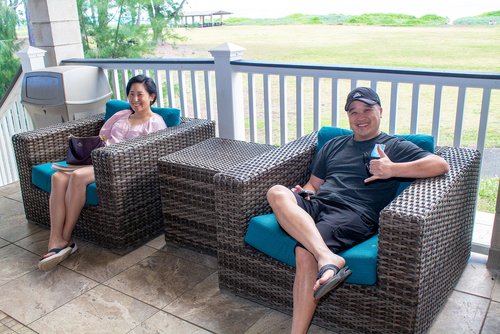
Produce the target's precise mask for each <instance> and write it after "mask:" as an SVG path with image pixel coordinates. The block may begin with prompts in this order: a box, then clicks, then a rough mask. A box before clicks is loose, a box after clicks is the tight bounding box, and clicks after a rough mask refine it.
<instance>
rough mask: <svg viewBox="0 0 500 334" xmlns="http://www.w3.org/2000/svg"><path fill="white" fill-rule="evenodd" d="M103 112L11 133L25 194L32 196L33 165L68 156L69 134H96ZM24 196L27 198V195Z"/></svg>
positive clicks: (99, 127)
mask: <svg viewBox="0 0 500 334" xmlns="http://www.w3.org/2000/svg"><path fill="white" fill-rule="evenodd" d="M103 118H104V114H98V115H92V116H89V117H87V118H82V119H79V120H76V121H71V122H66V123H60V124H54V125H51V126H48V127H45V128H41V129H37V130H32V131H27V132H22V133H17V134H15V135H13V136H12V144H13V146H14V153H15V156H16V163H17V170H18V173H19V181H20V184H21V189H22V192H23V198H24V197H25V196H27V197H26V198H29V195H27V194H28V192H29V191H30V189H31V187H32V184H31V169H32V167H33V166H35V165H39V164H43V163H48V162H54V161H61V160H65V159H66V155H67V152H68V137H69V135H70V134H72V135H75V136H81V137H83V136H95V135H98V134H99V130H100V129H101V127H102V125H103V124H104V119H103ZM26 198H25V199H26Z"/></svg>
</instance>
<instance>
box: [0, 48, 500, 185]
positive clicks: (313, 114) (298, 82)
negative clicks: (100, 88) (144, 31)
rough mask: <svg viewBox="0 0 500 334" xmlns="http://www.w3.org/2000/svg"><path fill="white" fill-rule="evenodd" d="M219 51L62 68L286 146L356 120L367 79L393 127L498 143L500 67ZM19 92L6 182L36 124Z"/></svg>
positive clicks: (4, 140) (116, 93) (12, 106)
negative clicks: (485, 69)
mask: <svg viewBox="0 0 500 334" xmlns="http://www.w3.org/2000/svg"><path fill="white" fill-rule="evenodd" d="M211 52H212V55H213V56H214V58H213V59H68V60H65V61H63V65H91V66H99V67H101V68H103V69H104V70H105V71H106V72H107V75H108V78H109V80H110V84H111V87H112V90H113V98H115V99H125V98H126V97H125V93H124V88H125V85H126V82H127V81H128V79H129V78H130V77H131V76H133V75H135V74H138V73H144V74H146V75H148V76H150V77H152V78H154V79H155V81H156V83H157V85H158V88H159V94H158V105H160V106H170V107H179V108H180V109H181V110H182V115H183V116H187V117H196V118H207V119H214V120H216V121H217V126H218V133H219V136H221V137H228V138H237V139H244V140H247V141H253V142H265V143H268V144H278V145H279V144H284V143H286V142H288V141H290V140H293V139H295V138H298V137H300V136H302V135H304V134H305V133H309V132H311V131H314V130H318V129H319V128H320V127H321V126H325V125H333V126H342V127H348V123H347V117H346V115H345V112H344V111H343V104H344V101H345V97H346V96H347V93H348V92H349V91H350V90H351V89H352V88H354V87H356V86H361V85H364V86H371V87H372V88H374V89H376V90H377V92H378V93H379V95H380V96H381V99H382V104H383V108H384V117H383V123H382V127H383V130H384V131H386V132H388V133H391V134H392V133H417V132H418V133H428V134H432V135H433V136H434V138H435V140H436V143H437V144H438V145H449V146H457V147H458V146H468V147H476V148H477V149H478V150H480V151H481V152H482V151H483V149H484V147H485V146H493V147H498V146H499V143H498V142H492V143H486V139H487V138H488V137H487V133H488V120H489V118H490V117H491V118H492V119H493V121H494V122H497V121H498V119H499V110H500V73H466V72H454V71H446V72H443V71H430V70H414V69H392V68H368V67H345V66H329V65H305V64H282V63H269V62H254V61H244V60H241V56H242V49H241V48H239V47H237V46H235V45H232V44H225V45H223V46H221V47H219V48H217V49H215V50H212V51H211ZM19 95H20V86H19V84H18V86H16V88H15V89H13V90H12V92H11V95H10V96H9V98H8V99H7V100H9V101H10V102H9V103H4V104H3V105H2V106H1V107H2V109H1V110H2V113H1V114H0V116H1V133H0V145H1V146H0V148H1V149H2V154H1V158H2V166H1V167H2V173H1V174H2V180H1V181H2V182H1V183H0V185H1V184H5V183H9V182H12V181H14V180H15V179H16V177H17V173H16V168H15V164H14V160H13V153H12V149H11V146H10V145H11V144H10V137H11V136H12V134H13V133H16V132H21V131H26V130H28V129H31V128H32V124H31V122H30V119H29V117H27V116H26V114H25V111H24V108H23V107H22V106H21V105H20V102H19V100H20V98H19ZM6 110H9V111H8V112H7V111H6ZM490 114H491V115H490ZM490 131H492V130H490ZM495 136H496V134H493V135H492V136H491V137H492V138H498V137H495ZM5 161H8V163H7V164H6V163H5ZM4 174H5V178H4Z"/></svg>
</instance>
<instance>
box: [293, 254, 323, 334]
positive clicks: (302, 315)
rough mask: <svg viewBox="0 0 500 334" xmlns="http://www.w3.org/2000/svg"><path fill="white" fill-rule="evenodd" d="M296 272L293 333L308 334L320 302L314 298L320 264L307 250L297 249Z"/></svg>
mask: <svg viewBox="0 0 500 334" xmlns="http://www.w3.org/2000/svg"><path fill="white" fill-rule="evenodd" d="M295 258H296V271H295V280H294V282H293V317H292V333H293V334H295V333H297V334H298V333H307V330H308V329H309V325H310V323H311V320H312V317H313V315H314V311H315V310H316V306H317V305H318V301H317V300H316V299H314V297H313V290H312V286H313V285H314V283H315V282H316V272H317V267H318V263H317V262H316V259H315V258H314V256H313V255H312V254H311V253H310V252H309V251H308V250H307V249H305V248H302V247H296V248H295Z"/></svg>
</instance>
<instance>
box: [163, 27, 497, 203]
mask: <svg viewBox="0 0 500 334" xmlns="http://www.w3.org/2000/svg"><path fill="white" fill-rule="evenodd" d="M177 32H178V33H179V34H180V35H182V36H184V37H185V38H186V39H185V41H182V42H179V43H178V48H177V49H174V50H171V51H170V54H169V53H166V54H164V55H162V56H165V57H187V58H209V57H210V54H209V53H208V50H210V49H212V48H214V47H216V46H218V45H220V44H222V43H225V42H231V43H234V44H237V45H240V46H242V47H244V48H245V49H246V51H245V53H244V58H245V59H249V60H262V61H270V62H282V63H307V64H329V65H332V64H335V65H361V66H375V67H399V68H420V69H434V70H457V71H473V72H500V43H499V41H500V26H480V27H464V26H461V27H458V26H440V27H380V26H335V25H286V26H285V25H284V26H270V25H266V26H248V25H245V26H222V27H213V28H203V29H200V28H191V29H177ZM273 91H276V90H273ZM409 91H410V88H409V87H404V85H403V87H401V92H400V93H401V94H402V97H401V98H400V100H401V101H402V102H401V105H400V106H398V107H399V108H400V109H401V111H404V110H405V109H406V110H407V111H408V110H409V109H410V105H409V102H408V101H405V98H404V96H405V94H408V95H409ZM478 93H479V92H477V90H476V91H475V90H472V91H471V92H470V95H468V97H467V100H466V110H468V113H467V114H466V115H465V123H464V124H465V129H464V133H463V144H464V145H465V146H473V145H474V144H475V142H476V141H477V129H478V127H479V112H480V106H479V103H480V97H479V94H478ZM305 94H307V92H305ZM443 94H444V95H446V94H449V95H450V99H451V100H453V99H454V98H455V96H456V89H455V88H445V89H444V90H443ZM432 95H433V90H430V89H428V88H426V87H422V105H421V108H422V111H423V115H422V116H421V118H420V119H421V121H420V123H421V124H419V129H421V131H422V132H424V133H430V125H431V119H432V104H431V103H430V102H426V100H427V99H429V100H431V98H430V97H431V96H432ZM382 99H383V101H384V97H382ZM455 99H456V98H455ZM443 101H444V107H443V114H442V117H441V132H440V135H441V138H440V144H441V145H452V136H453V126H454V120H455V115H454V114H455V112H456V106H455V105H453V104H452V105H446V98H445V97H444V98H443ZM292 102H293V101H292ZM407 102H408V103H407ZM426 103H427V105H426ZM289 105H292V104H291V103H289ZM325 109H327V110H328V106H326V108H325ZM274 110H277V109H276V108H274ZM490 110H491V112H490V115H489V119H488V129H487V137H486V146H487V147H497V148H500V92H499V91H493V92H492V103H491V109H490ZM406 114H407V115H409V113H406ZM399 117H400V116H399V113H398V122H400V123H402V124H405V123H408V122H407V119H408V117H409V116H405V113H404V112H403V113H401V119H400V118H399ZM387 120H388V119H387V118H386V119H383V121H384V122H385V123H384V122H383V124H382V126H383V127H387ZM324 122H325V120H322V124H324ZM326 122H327V120H326ZM311 123H312V121H310V120H309V122H308V125H306V127H307V126H309V127H310V126H311ZM261 125H262V124H261ZM340 125H341V126H347V120H346V119H344V120H341V122H340ZM262 126H263V125H262ZM404 131H405V129H401V132H404ZM497 187H498V179H497V178H491V179H484V180H482V182H481V195H480V198H479V203H478V209H479V210H482V211H487V212H494V210H495V209H494V208H495V202H496V193H497Z"/></svg>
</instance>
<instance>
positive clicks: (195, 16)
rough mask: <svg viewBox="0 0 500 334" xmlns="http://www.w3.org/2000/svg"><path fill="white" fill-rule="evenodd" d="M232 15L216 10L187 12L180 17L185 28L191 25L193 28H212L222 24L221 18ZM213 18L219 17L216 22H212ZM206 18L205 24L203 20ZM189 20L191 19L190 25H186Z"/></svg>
mask: <svg viewBox="0 0 500 334" xmlns="http://www.w3.org/2000/svg"><path fill="white" fill-rule="evenodd" d="M231 14H233V13H231V12H228V11H225V10H217V11H196V12H187V13H184V14H183V15H181V17H182V20H183V22H184V25H185V26H188V25H191V26H195V27H200V28H203V27H213V26H219V25H222V24H223V16H224V15H231ZM214 16H216V17H217V16H219V20H218V21H214ZM206 17H208V18H209V19H208V20H207V21H208V22H205V18H206ZM189 18H191V23H188V20H189Z"/></svg>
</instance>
